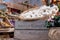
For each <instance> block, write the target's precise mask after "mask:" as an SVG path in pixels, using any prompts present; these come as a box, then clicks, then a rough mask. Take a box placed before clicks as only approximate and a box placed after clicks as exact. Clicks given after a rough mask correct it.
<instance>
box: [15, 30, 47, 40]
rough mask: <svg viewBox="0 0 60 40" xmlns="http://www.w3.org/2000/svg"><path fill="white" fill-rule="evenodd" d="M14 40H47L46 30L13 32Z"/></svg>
mask: <svg viewBox="0 0 60 40" xmlns="http://www.w3.org/2000/svg"><path fill="white" fill-rule="evenodd" d="M15 39H16V40H17V39H19V40H48V30H15Z"/></svg>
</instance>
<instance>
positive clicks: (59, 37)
mask: <svg viewBox="0 0 60 40" xmlns="http://www.w3.org/2000/svg"><path fill="white" fill-rule="evenodd" d="M48 36H49V39H50V40H60V27H54V28H51V29H50V30H49V33H48Z"/></svg>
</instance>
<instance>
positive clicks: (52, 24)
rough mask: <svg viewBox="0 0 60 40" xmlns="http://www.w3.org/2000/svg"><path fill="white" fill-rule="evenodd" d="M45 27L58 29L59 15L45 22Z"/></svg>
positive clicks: (59, 24)
mask: <svg viewBox="0 0 60 40" xmlns="http://www.w3.org/2000/svg"><path fill="white" fill-rule="evenodd" d="M46 27H47V28H51V27H60V15H59V16H54V18H52V19H51V20H50V21H46Z"/></svg>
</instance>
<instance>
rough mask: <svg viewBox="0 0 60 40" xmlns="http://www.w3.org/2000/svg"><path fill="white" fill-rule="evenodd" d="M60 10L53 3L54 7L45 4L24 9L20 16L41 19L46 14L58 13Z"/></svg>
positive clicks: (26, 18) (28, 18)
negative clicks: (35, 7)
mask: <svg viewBox="0 0 60 40" xmlns="http://www.w3.org/2000/svg"><path fill="white" fill-rule="evenodd" d="M58 11H59V9H58V7H57V6H56V5H53V6H52V7H51V6H46V5H43V6H41V7H39V8H37V9H29V10H27V11H24V12H23V13H21V14H20V15H19V17H20V19H23V20H31V19H32V20H33V19H40V18H43V17H45V16H46V15H47V16H49V15H53V14H56V13H57V12H58Z"/></svg>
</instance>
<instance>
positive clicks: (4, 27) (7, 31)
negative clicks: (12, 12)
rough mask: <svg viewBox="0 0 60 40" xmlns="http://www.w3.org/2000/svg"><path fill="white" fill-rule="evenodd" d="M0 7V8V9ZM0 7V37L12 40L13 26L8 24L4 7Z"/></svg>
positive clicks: (8, 20)
mask: <svg viewBox="0 0 60 40" xmlns="http://www.w3.org/2000/svg"><path fill="white" fill-rule="evenodd" d="M1 5H2V7H1ZM1 5H0V7H1V8H0V37H1V38H3V39H4V38H14V25H13V24H12V23H11V22H10V19H9V16H8V15H7V14H6V13H5V12H6V5H4V4H1Z"/></svg>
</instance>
